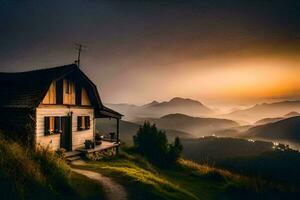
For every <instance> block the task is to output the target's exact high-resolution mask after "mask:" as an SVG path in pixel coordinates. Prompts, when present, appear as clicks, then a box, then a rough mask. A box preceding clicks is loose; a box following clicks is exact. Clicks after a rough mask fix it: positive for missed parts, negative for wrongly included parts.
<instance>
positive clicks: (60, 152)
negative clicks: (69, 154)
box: [55, 148, 66, 159]
mask: <svg viewBox="0 0 300 200" xmlns="http://www.w3.org/2000/svg"><path fill="white" fill-rule="evenodd" d="M55 153H56V155H57V156H58V157H59V158H61V159H65V157H66V150H65V149H64V148H59V149H57V150H56V151H55Z"/></svg>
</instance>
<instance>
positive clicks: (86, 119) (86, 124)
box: [84, 116, 90, 129]
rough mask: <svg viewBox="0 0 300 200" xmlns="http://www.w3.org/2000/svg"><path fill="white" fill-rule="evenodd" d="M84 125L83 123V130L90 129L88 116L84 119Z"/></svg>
mask: <svg viewBox="0 0 300 200" xmlns="http://www.w3.org/2000/svg"><path fill="white" fill-rule="evenodd" d="M84 123H85V129H89V128H90V117H89V116H86V117H84Z"/></svg>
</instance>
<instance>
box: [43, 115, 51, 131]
mask: <svg viewBox="0 0 300 200" xmlns="http://www.w3.org/2000/svg"><path fill="white" fill-rule="evenodd" d="M49 124H50V118H49V117H45V125H44V128H45V135H49Z"/></svg>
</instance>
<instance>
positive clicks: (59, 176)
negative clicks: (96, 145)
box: [0, 137, 103, 200]
mask: <svg viewBox="0 0 300 200" xmlns="http://www.w3.org/2000/svg"><path fill="white" fill-rule="evenodd" d="M78 185H80V186H81V187H80V188H79V189H78ZM0 193H1V199H3V200H5V199H9V200H13V199H30V200H32V199H74V200H79V199H99V198H101V197H102V196H103V195H102V190H101V186H100V185H98V184H97V183H96V182H93V181H90V180H89V179H87V178H85V177H82V176H79V175H77V174H74V173H71V171H70V168H69V166H68V165H67V164H66V163H65V162H64V161H63V160H62V159H60V158H58V157H57V156H56V154H55V153H54V152H51V151H49V150H47V149H38V150H36V151H34V150H31V149H25V148H23V147H22V146H20V145H19V144H17V143H15V142H12V141H8V140H5V139H3V138H2V137H1V138H0ZM90 193H92V194H93V195H90ZM94 197H97V198H94Z"/></svg>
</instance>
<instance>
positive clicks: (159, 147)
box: [133, 122, 183, 166]
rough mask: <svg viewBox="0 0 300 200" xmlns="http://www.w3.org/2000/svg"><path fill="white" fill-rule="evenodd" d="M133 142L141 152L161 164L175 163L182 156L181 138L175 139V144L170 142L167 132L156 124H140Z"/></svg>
mask: <svg viewBox="0 0 300 200" xmlns="http://www.w3.org/2000/svg"><path fill="white" fill-rule="evenodd" d="M133 142H134V146H135V148H136V150H137V151H138V152H139V153H140V154H142V155H145V156H146V157H147V158H148V159H150V160H151V161H152V162H153V163H155V164H157V165H160V166H168V165H171V164H174V163H175V162H176V161H177V160H178V159H179V158H180V156H181V152H182V150H183V146H182V145H181V143H180V140H179V138H176V139H175V143H174V144H169V143H168V140H167V136H166V133H165V132H164V131H162V130H158V129H157V128H156V126H155V124H153V125H151V124H150V123H149V122H145V123H144V124H143V126H140V128H139V130H138V132H137V134H136V135H135V136H133Z"/></svg>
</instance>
